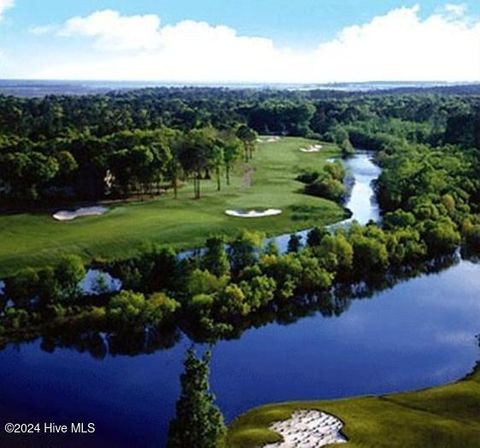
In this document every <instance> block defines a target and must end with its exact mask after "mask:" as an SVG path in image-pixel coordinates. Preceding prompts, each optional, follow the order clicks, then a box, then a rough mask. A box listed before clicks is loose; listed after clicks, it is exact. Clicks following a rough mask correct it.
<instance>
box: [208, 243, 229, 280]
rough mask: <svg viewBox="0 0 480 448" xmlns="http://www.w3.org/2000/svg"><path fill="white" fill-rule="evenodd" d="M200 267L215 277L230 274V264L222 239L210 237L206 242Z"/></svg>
mask: <svg viewBox="0 0 480 448" xmlns="http://www.w3.org/2000/svg"><path fill="white" fill-rule="evenodd" d="M201 265H202V267H203V269H206V270H207V271H209V272H211V273H212V274H214V275H216V276H217V277H221V276H223V275H227V274H228V273H229V272H230V262H229V261H228V256H227V252H226V250H225V241H224V239H223V238H222V237H212V238H209V239H208V240H207V244H206V252H205V254H204V255H203V257H202V261H201Z"/></svg>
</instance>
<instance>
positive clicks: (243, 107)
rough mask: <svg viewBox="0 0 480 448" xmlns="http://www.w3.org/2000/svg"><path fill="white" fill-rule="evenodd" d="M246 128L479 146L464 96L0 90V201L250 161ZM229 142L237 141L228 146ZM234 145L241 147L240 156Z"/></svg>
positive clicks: (168, 180)
mask: <svg viewBox="0 0 480 448" xmlns="http://www.w3.org/2000/svg"><path fill="white" fill-rule="evenodd" d="M255 132H256V133H258V134H281V135H291V136H303V137H311V138H316V139H322V140H326V141H331V142H335V143H337V144H338V145H339V146H340V147H341V149H342V151H343V153H344V155H349V154H351V153H352V151H353V147H354V146H355V147H360V148H368V149H373V150H377V151H382V150H385V149H388V148H390V149H391V148H392V147H394V146H395V147H397V146H398V145H399V142H402V141H408V142H409V143H415V144H426V145H429V146H444V147H446V146H447V145H452V146H461V147H463V148H476V149H479V148H480V100H479V97H478V96H474V95H464V96H459V95H441V94H423V95H420V94H417V95H413V94H399V95H375V94H362V95H359V94H350V95H346V94H341V93H337V94H335V95H334V94H333V93H330V94H328V95H327V94H320V93H319V92H317V91H311V92H288V91H274V90H272V91H270V90H230V89H200V88H191V89H166V88H164V89H145V90H140V91H133V92H120V93H112V94H107V95H93V96H83V97H75V96H63V97H62V96H48V97H44V98H32V99H22V98H15V97H4V96H0V167H1V168H2V169H1V170H0V204H3V205H4V206H5V205H10V206H11V205H12V204H19V203H22V202H23V203H24V205H25V206H31V205H32V204H33V203H34V201H35V203H37V204H42V203H43V204H44V203H47V204H48V203H52V202H55V201H60V200H63V201H72V200H85V199H88V200H98V199H104V198H108V197H112V198H115V197H124V196H125V195H127V196H128V195H131V194H153V193H155V194H156V193H159V192H161V191H162V190H165V189H174V190H175V191H176V187H177V185H178V182H179V181H185V180H188V181H191V182H192V183H193V184H194V187H195V188H194V190H195V192H196V193H195V194H196V195H197V196H198V195H199V187H200V185H201V180H202V179H203V178H205V177H206V178H210V177H211V176H215V177H216V180H217V184H218V187H219V188H221V184H220V181H219V180H220V175H219V171H222V172H223V174H224V177H226V179H225V182H227V183H228V179H229V173H230V170H231V167H232V165H233V164H234V163H235V161H236V160H239V159H244V160H248V159H250V158H251V156H252V154H253V150H254V141H255ZM239 139H240V141H239ZM242 150H243V153H242Z"/></svg>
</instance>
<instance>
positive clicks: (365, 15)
mask: <svg viewBox="0 0 480 448" xmlns="http://www.w3.org/2000/svg"><path fill="white" fill-rule="evenodd" d="M9 2H10V3H14V4H13V6H12V5H11V7H10V8H8V9H5V10H4V11H3V14H2V15H3V20H2V21H1V22H0V77H18V76H22V77H37V76H39V77H45V76H54V75H55V70H53V68H54V67H55V66H58V75H59V76H58V77H60V76H69V77H70V76H74V75H77V76H78V77H80V78H92V77H94V78H98V79H104V78H107V77H111V76H112V74H115V73H116V70H119V69H120V68H124V69H125V71H126V73H125V75H124V76H125V77H126V78H129V79H134V78H135V79H136V78H139V77H141V75H142V72H132V71H131V70H130V69H128V67H129V65H131V64H132V63H133V62H135V63H137V64H139V63H142V64H145V67H147V66H149V65H151V64H152V61H154V62H155V64H156V65H159V66H160V65H163V64H162V61H164V62H165V64H168V65H169V66H171V65H172V64H173V65H176V66H178V67H177V69H175V70H174V69H173V68H172V69H171V70H163V71H162V70H160V69H159V68H158V67H157V68H158V69H157V70H151V69H149V70H145V71H144V73H145V75H144V76H143V77H144V78H145V79H147V78H152V77H155V78H159V77H160V78H161V77H163V78H172V77H174V78H184V79H185V80H187V79H193V78H194V76H193V75H192V73H187V72H190V71H191V69H192V67H189V66H188V65H187V64H185V63H184V62H183V61H180V59H184V58H190V59H191V58H192V57H193V56H195V55H196V54H198V51H201V52H205V60H206V61H208V63H209V64H210V65H212V63H213V61H214V60H215V56H216V57H217V58H222V57H223V54H224V52H225V53H228V48H222V47H220V46H219V45H218V44H217V43H215V44H212V48H208V47H210V45H209V42H212V41H213V40H219V39H220V40H221V39H223V38H225V40H226V42H230V46H231V48H232V49H236V50H232V51H238V53H239V54H240V55H243V56H242V57H247V56H246V55H247V54H248V52H249V51H250V52H252V54H253V55H254V57H255V58H256V59H255V60H258V62H257V63H258V68H259V69H262V70H263V71H265V79H262V76H261V74H256V73H253V72H252V71H249V72H245V73H244V74H242V73H239V74H238V79H235V80H244V81H250V80H258V81H262V80H265V81H268V80H271V81H275V80H278V81H282V79H281V76H276V75H275V73H274V72H278V71H282V70H283V69H284V68H285V67H291V66H292V64H298V67H301V68H302V69H303V70H302V71H303V72H304V71H306V70H308V72H309V73H310V74H309V76H307V75H306V74H305V73H303V74H302V75H301V76H300V74H299V75H294V74H293V73H291V72H290V71H289V73H288V76H287V74H285V81H290V80H295V79H294V78H295V76H297V77H298V80H299V81H310V79H309V77H310V78H312V79H311V81H316V80H318V81H325V80H337V78H344V79H342V80H361V79H360V78H362V79H363V78H365V77H371V78H370V79H389V78H391V77H394V75H395V74H396V73H397V72H398V77H397V79H401V78H405V79H407V78H412V77H413V76H414V75H416V76H415V77H416V78H417V79H419V78H430V77H432V76H434V75H435V74H436V73H438V75H437V76H438V77H437V76H436V78H437V79H441V78H443V79H447V78H449V79H452V80H453V79H454V78H455V80H462V79H465V80H471V79H475V78H476V77H477V72H476V70H477V68H478V71H479V72H480V67H477V66H474V65H472V63H471V62H470V65H468V62H467V61H466V58H465V61H463V62H461V63H460V67H459V70H458V72H456V73H453V72H452V70H451V69H448V68H447V67H445V69H443V67H441V66H440V65H438V64H439V61H434V63H433V67H435V71H433V69H431V70H430V71H427V67H426V66H425V69H424V71H423V72H422V71H421V70H418V75H417V74H416V72H414V71H409V72H407V71H405V70H403V69H401V67H402V65H401V64H400V63H399V65H398V67H397V70H395V67H393V66H390V68H391V69H390V70H387V69H386V67H378V68H377V69H372V70H371V71H370V72H369V71H368V70H363V69H362V70H361V73H360V74H355V73H350V74H349V73H348V72H347V71H348V66H347V65H345V66H344V67H343V71H342V67H340V66H338V67H337V66H335V67H336V68H335V70H331V71H330V72H329V67H331V66H332V64H333V65H335V64H337V65H338V63H337V62H336V61H335V60H334V59H335V51H334V50H336V53H337V54H339V55H340V57H342V56H343V57H351V58H352V59H353V57H354V56H355V51H354V47H355V48H357V50H356V51H357V52H358V51H364V52H365V56H366V60H368V62H370V63H371V61H370V60H369V54H370V53H372V54H373V53H375V54H376V55H377V56H378V57H382V56H383V55H381V54H380V53H381V52H382V51H384V52H387V49H386V48H380V47H379V46H378V45H376V44H375V42H378V41H382V40H384V36H383V35H382V34H381V33H382V32H383V33H385V34H386V36H385V39H387V38H388V39H389V40H388V42H389V44H390V47H389V48H392V49H395V51H396V52H397V53H398V55H399V56H403V57H404V58H406V60H405V61H402V62H403V66H404V65H405V64H409V63H412V64H413V63H416V64H418V63H419V62H421V60H422V58H421V54H417V55H415V56H414V57H412V58H411V60H410V61H409V60H408V59H409V58H408V57H407V54H408V51H407V47H408V46H410V49H411V51H413V52H414V51H415V49H414V48H413V49H412V48H411V47H412V46H413V47H416V44H415V42H418V39H420V43H421V44H422V43H423V42H424V43H425V45H420V47H422V51H423V52H428V53H429V54H433V53H435V54H437V57H440V56H441V54H443V55H444V56H445V55H447V56H448V53H445V51H446V50H445V48H447V47H448V48H450V47H452V48H453V47H454V46H455V45H450V44H449V43H448V42H443V41H442V40H441V39H442V34H443V35H445V32H448V34H449V35H450V37H451V39H454V40H455V39H457V40H456V41H454V44H456V45H457V53H458V51H459V50H458V48H465V44H466V43H467V50H468V51H470V52H471V51H474V54H475V49H477V50H478V51H477V52H476V54H477V55H480V37H479V38H478V42H477V39H476V38H475V35H476V34H475V33H476V31H477V29H476V26H477V24H478V23H479V17H480V2H479V1H478V0H475V1H473V0H468V1H464V2H449V1H443V2H442V1H436V0H423V1H415V0H413V1H398V0H382V1H378V0H375V1H367V0H343V1H342V0H294V1H293V0H255V1H254V0H201V1H200V0H81V1H66V0H0V11H1V9H2V4H3V5H4V6H5V5H6V4H7V3H9ZM105 11H110V12H111V13H115V14H116V17H117V19H115V18H114V17H113V16H108V14H104V16H98V17H97V16H95V13H101V12H105ZM396 11H399V12H398V13H397V14H395V12H396ZM402 11H404V13H403V14H402V13H401V12H402ZM137 16H138V17H140V18H145V24H143V23H142V20H143V19H142V20H137V21H135V20H133V19H132V20H128V19H130V18H132V17H137ZM74 17H77V18H81V20H82V21H81V22H78V23H75V26H74V27H73V28H72V26H70V25H71V23H70V22H69V21H70V20H71V19H72V18H74ZM152 17H157V19H158V23H157V25H155V24H154V23H153V22H152V20H150V19H151V18H152ZM147 18H150V19H147ZM379 18H380V19H381V18H384V26H377V22H378V19H379ZM438 18H440V19H442V20H443V21H444V23H443V24H439V23H437V22H438V21H439V19H438ZM124 19H125V20H124ZM102 20H103V22H102ZM185 20H190V21H192V24H191V26H190V28H188V27H178V24H179V23H181V22H182V21H185ZM100 22H101V23H104V27H105V28H104V29H102V28H101V27H102V25H101V24H100ZM137 22H138V33H139V35H141V36H140V37H139V38H138V40H139V44H138V46H136V47H135V48H131V47H130V46H128V48H125V47H126V45H125V42H124V39H126V37H125V36H124V37H121V36H119V34H120V31H121V28H122V27H123V26H124V25H126V24H129V25H128V29H129V30H130V37H131V38H132V39H133V40H135V39H137V37H136V36H137V31H136V28H135V27H134V24H135V23H137ZM147 22H148V23H147ZM199 22H206V23H208V24H209V27H210V29H209V30H203V31H202V29H200V27H199V26H195V25H194V24H197V25H198V23H199ZM92 23H94V24H95V26H94V28H92ZM69 24H70V25H69ZM390 24H391V26H390ZM402 24H403V25H404V27H403V28H402ZM130 25H132V26H131V27H130ZM168 25H171V27H172V28H175V27H176V28H182V29H177V30H176V31H175V33H173V34H174V36H173V37H172V38H171V39H170V40H168V42H169V45H170V47H171V51H167V50H165V51H163V50H162V51H161V50H160V48H162V49H165V46H166V44H165V37H164V36H163V35H162V29H164V28H165V26H168ZM369 25H370V27H369V28H367V27H368V26H369ZM397 25H398V33H397V37H396V39H397V40H398V42H397V41H393V40H394V39H395V36H392V35H389V36H387V34H388V33H389V31H388V29H396V28H395V27H396V26H397ZM149 26H150V28H149ZM219 26H220V27H228V29H229V30H231V31H232V32H233V33H234V34H235V36H236V37H239V36H240V37H245V38H249V39H257V38H261V39H263V40H262V41H261V43H260V45H259V46H260V47H262V51H260V52H258V54H257V51H256V41H254V40H252V41H251V42H240V41H238V39H237V40H235V39H233V38H232V39H231V40H230V39H229V37H228V36H224V35H223V34H222V33H221V32H218V31H219V30H218V27H219ZM353 26H357V27H363V29H364V31H363V32H361V33H360V34H359V35H358V36H354V37H350V38H349V42H340V43H339V42H338V40H339V38H340V40H342V39H343V37H342V33H344V32H345V30H346V29H347V30H350V34H352V33H354V34H355V33H356V31H355V29H354V30H352V29H351V27H353ZM39 27H42V28H39ZM115 27H118V28H119V29H120V30H119V31H118V32H114V33H113V35H112V34H111V33H110V34H108V33H109V30H108V29H107V28H109V29H110V31H111V30H112V29H114V28H115ZM405 27H407V28H405ZM183 28H185V29H183ZM186 28H188V29H186ZM193 28H195V30H194V29H193ZM465 28H467V29H468V30H469V31H470V32H471V33H470V34H468V35H467V34H466V33H463V32H462V30H463V31H464V30H465ZM146 29H150V34H149V35H148V36H145V35H143V33H144V31H145V30H146ZM32 30H36V32H32ZM402 30H403V31H404V32H405V33H410V32H413V33H415V35H416V39H417V41H413V42H412V41H411V40H409V37H408V35H405V34H403V33H402ZM435 32H438V38H439V39H440V40H439V41H438V39H437V41H438V42H439V46H443V47H444V49H443V50H442V51H439V48H434V46H435V40H436V38H437V36H434V33H435ZM195 33H200V34H202V36H203V37H204V42H205V48H203V49H201V48H199V47H196V53H194V54H193V56H192V54H191V53H190V52H189V51H185V52H184V54H180V53H181V52H182V51H183V50H184V49H185V48H186V47H189V46H192V47H195V41H196V39H195ZM374 33H376V34H374ZM347 34H348V33H347ZM157 35H158V36H157ZM132 36H133V37H132ZM142 36H143V37H142ZM185 36H186V37H185ZM208 36H210V37H208ZM157 37H158V45H157V46H156V47H155V48H153V46H150V45H149V44H148V42H147V41H148V40H156V39H157ZM184 38H185V45H183V46H179V45H177V44H175V42H180V41H182V42H183V39H184ZM443 38H445V36H443ZM142 39H143V40H142ZM188 39H190V40H188ZM355 39H356V41H355ZM119 40H120V42H121V45H118V41H119ZM344 40H345V39H344ZM347 40H348V38H347ZM173 41H175V42H173ZM357 41H358V45H357ZM402 41H405V42H404V47H405V49H403V48H401V47H400V46H401V44H402ZM188 42H193V45H190V44H188ZM472 42H473V44H472ZM257 43H259V42H257ZM477 43H478V46H475V45H476V44H477ZM237 44H238V48H237ZM322 44H323V47H321V46H322ZM330 44H335V45H334V49H332V48H330V47H328V46H329V45H330ZM412 44H413V45H412ZM269 45H271V46H273V47H274V48H273V49H270V50H269V49H268V48H267V47H268V46H269ZM369 45H370V47H369ZM429 45H430V46H431V47H432V48H431V49H430V47H429ZM459 46H460V47H459ZM170 47H169V48H170ZM320 47H321V50H320V51H318V49H319V48H320ZM448 48H447V49H448ZM133 50H135V51H136V55H135V58H134V59H132V54H131V52H132V51H133ZM403 50H405V51H403ZM122 52H123V53H122ZM174 52H175V53H178V54H179V60H178V61H176V60H174V59H173V57H172V54H173V53H174ZM212 52H213V53H212ZM369 52H370V53H369ZM452 52H453V50H452ZM72 53H75V58H76V60H74V59H75V58H73V55H72ZM127 53H128V54H127ZM404 53H405V54H404ZM167 54H168V57H167ZM327 56H328V59H327ZM352 56H353V57H352ZM453 56H455V58H457V59H458V57H459V55H458V54H457V55H454V54H453V53H452V57H453ZM42 58H43V59H48V64H47V63H46V62H45V61H43V62H42ZM109 58H111V60H112V67H115V70H114V69H112V70H108V69H107V67H106V66H105V61H106V60H108V59H109ZM129 58H130V59H129ZM149 58H150V59H149ZM470 58H472V53H470ZM140 59H141V60H140ZM280 59H282V62H278V67H276V70H273V69H272V70H270V69H267V67H264V66H263V65H262V64H264V62H262V61H265V60H268V61H269V64H270V65H269V67H271V66H272V64H275V65H277V61H280ZM320 59H323V63H321V62H322V61H320ZM427 59H428V58H427ZM457 59H455V62H458V61H457ZM479 59H480V56H479ZM27 61H28V62H29V63H27ZM122 61H123V62H122ZM148 61H150V62H148ZM80 62H81V63H82V64H80ZM387 62H389V61H387ZM391 62H392V63H393V62H394V61H391ZM197 63H198V61H197ZM425 64H426V63H425ZM428 64H429V65H430V66H431V67H432V61H428ZM479 64H480V63H479ZM82 65H88V67H90V70H84V69H82V70H80V68H81V66H82ZM180 66H181V67H180ZM68 67H70V68H68ZM239 67H241V64H239ZM170 68H171V67H170ZM462 71H463V73H464V74H462ZM2 72H3V73H2ZM215 72H216V73H218V76H217V78H218V79H214V78H216V75H215ZM327 72H328V73H330V74H328V73H327ZM97 73H98V74H97ZM376 73H378V76H375V75H376ZM96 74H97V75H96ZM220 75H221V76H220ZM235 76H236V75H235V73H233V70H231V71H228V70H225V68H221V67H216V68H215V69H212V73H211V74H210V72H209V71H208V70H200V73H199V77H198V78H199V80H201V79H200V78H209V77H211V78H212V80H213V81H216V80H225V81H228V80H233V79H232V78H234V77H235ZM242 77H243V78H242ZM275 77H276V78H278V79H272V78H275ZM220 78H221V79H220ZM227 78H230V79H227ZM286 78H289V79H286ZM477 79H480V73H479V76H478V78H477ZM162 80H167V79H162ZM170 80H171V79H170ZM180 80H181V79H180ZM338 80H339V79H338Z"/></svg>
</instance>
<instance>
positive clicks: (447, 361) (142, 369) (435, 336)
mask: <svg viewBox="0 0 480 448" xmlns="http://www.w3.org/2000/svg"><path fill="white" fill-rule="evenodd" d="M479 322H480V266H479V265H475V264H472V263H470V262H466V261H463V262H461V263H460V264H458V265H456V266H454V267H453V268H450V269H449V270H447V271H444V272H442V273H440V274H435V275H430V276H422V277H418V278H416V279H414V280H410V281H408V282H405V283H402V284H399V285H397V286H396V287H394V288H393V289H391V290H389V291H385V292H382V293H379V294H377V295H376V296H374V297H373V298H371V299H362V300H354V301H352V303H351V304H350V306H349V308H348V310H346V311H345V312H344V313H343V314H342V315H341V316H340V317H332V318H325V317H322V316H321V315H319V314H317V315H315V316H312V317H307V318H303V319H302V320H300V321H298V322H297V323H295V324H292V325H288V326H282V325H279V324H270V325H267V326H265V327H262V328H259V329H252V330H249V331H247V332H246V333H244V334H243V336H242V337H241V338H240V339H239V340H235V341H224V342H221V343H219V344H217V346H216V347H215V348H214V352H213V360H212V376H211V383H212V388H213V390H214V392H215V393H216V395H217V397H218V402H219V404H220V406H221V408H222V410H223V412H224V413H225V416H226V418H227V420H231V419H232V418H234V417H235V416H236V415H238V414H239V413H241V412H243V411H245V410H247V409H249V408H251V407H252V406H257V405H261V404H264V403H268V402H276V401H283V400H301V399H316V398H319V399H320V398H335V397H345V396H350V395H357V394H372V393H383V392H392V391H403V390H408V389H415V388H421V387H426V386H433V385H437V384H442V383H446V382H448V381H453V380H456V379H459V378H461V377H462V376H464V375H465V374H466V373H467V372H468V371H469V370H470V369H471V368H472V367H473V365H474V362H475V361H476V360H477V359H478V358H480V353H479V350H478V346H477V344H476V340H475V335H476V334H477V333H478V332H480V324H479ZM188 346H189V341H188V340H187V338H186V337H183V338H182V340H181V341H180V342H179V343H178V344H177V345H176V346H175V347H174V348H172V349H170V350H164V351H158V352H156V353H155V354H153V355H139V356H134V357H126V356H116V357H109V356H107V357H106V358H105V359H103V360H95V359H93V358H92V357H91V356H90V355H88V354H80V353H77V352H75V351H72V350H69V349H57V350H56V351H55V352H54V353H47V352H44V351H42V350H41V348H40V343H39V342H38V341H37V342H34V343H31V344H23V345H20V346H18V347H8V348H7V349H6V350H4V351H3V352H1V353H0V393H1V397H2V400H1V404H0V410H1V414H0V415H1V418H0V420H1V421H2V422H6V421H26V420H28V421H40V422H44V421H55V422H58V423H63V422H66V423H67V422H70V421H75V422H77V421H79V422H82V421H83V422H94V423H95V424H96V427H97V433H96V435H95V436H74V437H73V439H71V440H69V441H68V442H69V443H68V446H88V447H90V446H93V447H96V446H105V443H106V441H108V444H107V446H115V447H131V446H135V447H137V446H138V447H143V446H144V447H154V446H163V445H164V443H165V438H166V432H167V428H168V423H169V420H170V418H171V417H172V416H173V413H174V405H175V401H176V399H177V395H178V393H179V375H180V373H181V370H182V359H183V356H184V352H185V350H186V348H187V347H188ZM12 437H13V436H12ZM35 437H36V436H35ZM2 438H4V435H3V434H2V433H0V442H1V443H0V446H13V445H8V444H5V442H6V441H8V442H11V441H12V438H10V439H7V440H5V439H3V441H2ZM15 440H16V439H15ZM31 440H33V439H31ZM39 440H46V439H38V438H36V439H35V441H36V443H37V444H36V446H47V445H41V444H39ZM48 440H49V442H50V443H53V442H56V441H57V442H58V440H59V436H52V437H50V438H49V439H48ZM75 443H77V444H78V445H76V444H75ZM49 446H54V445H52V444H50V445H49ZM55 446H56V445H55ZM58 446H62V445H58ZM63 446H65V445H63Z"/></svg>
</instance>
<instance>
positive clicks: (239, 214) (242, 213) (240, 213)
mask: <svg viewBox="0 0 480 448" xmlns="http://www.w3.org/2000/svg"><path fill="white" fill-rule="evenodd" d="M225 214H226V215H228V216H234V217H235V218H265V217H267V216H277V215H281V214H282V210H278V209H276V208H269V209H267V210H225Z"/></svg>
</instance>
